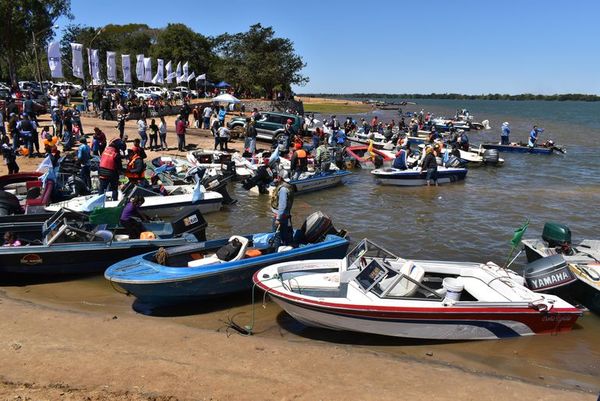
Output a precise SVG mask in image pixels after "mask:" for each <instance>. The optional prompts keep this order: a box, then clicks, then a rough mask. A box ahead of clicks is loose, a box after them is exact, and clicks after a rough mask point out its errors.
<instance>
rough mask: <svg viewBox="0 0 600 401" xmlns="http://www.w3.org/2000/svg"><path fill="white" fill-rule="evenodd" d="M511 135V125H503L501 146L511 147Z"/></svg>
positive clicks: (505, 123) (506, 123)
mask: <svg viewBox="0 0 600 401" xmlns="http://www.w3.org/2000/svg"><path fill="white" fill-rule="evenodd" d="M509 135H510V125H509V124H508V122H504V123H502V134H500V144H501V145H510V141H509V139H508V137H509Z"/></svg>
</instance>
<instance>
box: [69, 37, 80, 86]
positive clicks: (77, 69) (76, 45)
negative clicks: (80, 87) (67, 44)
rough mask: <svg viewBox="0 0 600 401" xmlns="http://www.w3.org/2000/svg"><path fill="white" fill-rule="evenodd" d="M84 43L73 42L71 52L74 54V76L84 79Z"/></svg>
mask: <svg viewBox="0 0 600 401" xmlns="http://www.w3.org/2000/svg"><path fill="white" fill-rule="evenodd" d="M82 51H83V45H82V44H79V43H71V54H72V56H73V65H72V66H73V76H74V77H77V78H81V79H83V53H82Z"/></svg>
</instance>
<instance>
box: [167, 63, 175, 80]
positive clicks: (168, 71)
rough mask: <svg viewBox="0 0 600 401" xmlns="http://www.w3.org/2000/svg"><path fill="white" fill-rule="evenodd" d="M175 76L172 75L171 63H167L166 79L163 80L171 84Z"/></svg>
mask: <svg viewBox="0 0 600 401" xmlns="http://www.w3.org/2000/svg"><path fill="white" fill-rule="evenodd" d="M174 76H175V75H174V74H173V67H172V66H171V61H170V60H169V62H168V63H167V77H166V79H165V81H166V82H167V83H168V84H170V83H171V82H173V77H174Z"/></svg>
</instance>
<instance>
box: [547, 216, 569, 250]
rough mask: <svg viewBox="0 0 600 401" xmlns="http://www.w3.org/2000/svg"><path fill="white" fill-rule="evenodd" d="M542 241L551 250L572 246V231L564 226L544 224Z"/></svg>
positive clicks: (552, 223)
mask: <svg viewBox="0 0 600 401" xmlns="http://www.w3.org/2000/svg"><path fill="white" fill-rule="evenodd" d="M542 239H543V240H544V241H546V242H547V243H548V247H550V248H554V247H563V246H564V245H571V230H570V229H569V227H567V226H566V225H564V224H560V223H554V222H548V223H546V224H544V230H543V231H542Z"/></svg>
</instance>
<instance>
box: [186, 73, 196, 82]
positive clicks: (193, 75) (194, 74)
mask: <svg viewBox="0 0 600 401" xmlns="http://www.w3.org/2000/svg"><path fill="white" fill-rule="evenodd" d="M194 78H196V72H195V71H192V73H191V74H190V75H188V76H187V81H188V82H190V81H191V80H192V79H194Z"/></svg>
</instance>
